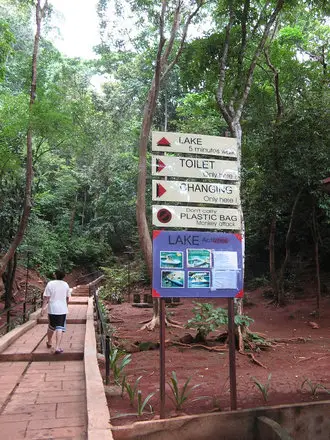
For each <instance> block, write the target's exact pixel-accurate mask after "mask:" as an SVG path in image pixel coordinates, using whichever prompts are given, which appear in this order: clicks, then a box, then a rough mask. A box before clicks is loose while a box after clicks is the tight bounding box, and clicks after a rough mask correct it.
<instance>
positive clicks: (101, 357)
mask: <svg viewBox="0 0 330 440" xmlns="http://www.w3.org/2000/svg"><path fill="white" fill-rule="evenodd" d="M96 358H97V360H98V361H101V362H105V359H104V354H102V353H97V355H96Z"/></svg>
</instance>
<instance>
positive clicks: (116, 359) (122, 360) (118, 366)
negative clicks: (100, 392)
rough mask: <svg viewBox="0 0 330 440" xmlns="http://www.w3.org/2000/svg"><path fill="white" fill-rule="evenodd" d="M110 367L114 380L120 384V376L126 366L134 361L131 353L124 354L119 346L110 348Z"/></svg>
mask: <svg viewBox="0 0 330 440" xmlns="http://www.w3.org/2000/svg"><path fill="white" fill-rule="evenodd" d="M109 360H110V369H111V371H112V373H113V378H114V382H115V383H116V384H118V385H119V384H120V378H121V375H122V374H123V370H124V369H125V367H126V366H127V365H128V364H129V363H130V362H131V361H132V358H131V355H130V354H126V355H125V354H124V353H123V352H122V351H120V350H118V348H113V349H112V350H110V355H109Z"/></svg>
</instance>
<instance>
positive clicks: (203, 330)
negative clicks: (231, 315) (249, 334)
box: [186, 302, 253, 342]
mask: <svg viewBox="0 0 330 440" xmlns="http://www.w3.org/2000/svg"><path fill="white" fill-rule="evenodd" d="M194 304H196V307H194V308H193V310H192V311H193V313H194V315H195V316H194V317H193V318H192V319H189V320H188V323H187V324H186V328H195V329H197V334H196V338H195V340H196V341H198V342H205V341H206V338H207V335H208V334H209V333H211V332H213V331H215V330H217V329H218V328H219V327H221V326H224V325H225V326H227V325H228V313H227V310H226V309H223V308H221V307H218V308H216V309H215V308H214V306H213V305H212V304H209V303H197V302H196V303H194ZM251 322H253V319H252V318H249V317H248V316H246V315H236V316H235V325H236V326H244V327H248V326H249V325H250V324H251Z"/></svg>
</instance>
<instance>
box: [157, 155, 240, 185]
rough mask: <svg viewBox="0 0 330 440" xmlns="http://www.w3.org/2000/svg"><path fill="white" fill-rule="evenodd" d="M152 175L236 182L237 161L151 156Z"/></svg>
mask: <svg viewBox="0 0 330 440" xmlns="http://www.w3.org/2000/svg"><path fill="white" fill-rule="evenodd" d="M152 174H153V175H154V176H159V177H161V176H167V177H194V178H195V179H217V180H238V168H237V161H234V160H217V159H210V158H208V159H207V158H201V157H200V158H196V157H173V156H153V157H152Z"/></svg>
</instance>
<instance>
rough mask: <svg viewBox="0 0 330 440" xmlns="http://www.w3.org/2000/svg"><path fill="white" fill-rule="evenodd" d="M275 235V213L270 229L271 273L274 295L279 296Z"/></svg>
mask: <svg viewBox="0 0 330 440" xmlns="http://www.w3.org/2000/svg"><path fill="white" fill-rule="evenodd" d="M275 235H276V214H274V215H273V218H272V220H271V223H270V231H269V241H268V244H269V273H270V280H271V286H272V289H273V293H274V297H275V298H278V283H277V275H276V265H275Z"/></svg>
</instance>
